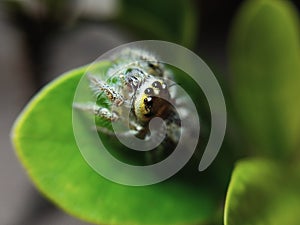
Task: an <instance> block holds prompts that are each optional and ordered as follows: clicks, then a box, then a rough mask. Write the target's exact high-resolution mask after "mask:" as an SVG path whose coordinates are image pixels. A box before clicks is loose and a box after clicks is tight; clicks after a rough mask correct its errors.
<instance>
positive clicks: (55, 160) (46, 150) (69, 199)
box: [12, 62, 218, 225]
mask: <svg viewBox="0 0 300 225" xmlns="http://www.w3.org/2000/svg"><path fill="white" fill-rule="evenodd" d="M109 65H110V64H109V63H107V62H101V63H99V65H98V66H99V70H102V71H105V70H107V68H108V67H109ZM86 69H87V67H83V68H80V69H77V70H74V71H71V72H69V73H66V74H64V75H62V76H61V77H59V78H58V79H56V80H55V81H53V82H52V83H50V84H49V85H47V86H46V87H45V88H44V89H42V90H41V91H40V93H38V94H37V95H36V96H35V97H34V99H33V100H32V101H31V102H30V103H29V104H28V106H27V107H26V108H25V110H24V111H23V112H22V114H21V115H20V117H19V119H18V120H17V121H16V124H15V126H14V129H13V132H12V138H13V143H14V145H15V148H16V151H17V154H18V156H19V158H20V160H21V162H22V163H23V165H24V167H25V169H26V170H27V172H28V173H29V176H30V178H31V179H32V181H33V182H34V183H35V185H36V186H37V188H38V189H39V190H40V191H41V192H42V193H43V194H44V195H45V196H46V197H48V198H49V199H50V200H52V201H53V202H54V203H56V204H57V205H58V206H59V207H60V208H62V209H63V210H65V211H67V212H68V213H70V214H72V215H74V216H76V217H78V218H81V219H83V220H86V221H90V222H92V223H97V224H122V225H126V224H128V225H129V224H130V225H132V224H143V225H147V224H155V225H159V224H162V225H166V224H195V223H197V224H202V223H204V222H206V221H209V220H210V219H211V218H212V217H213V216H214V213H215V211H216V208H217V204H218V201H217V200H216V195H218V194H216V193H217V192H216V193H214V192H213V191H211V190H210V189H209V188H208V187H207V186H206V183H207V181H206V180H199V182H196V183H195V182H183V181H181V180H180V179H175V178H174V179H169V180H167V181H165V182H162V183H159V184H156V185H151V186H145V187H130V186H123V185H119V184H116V183H113V182H111V181H109V180H106V179H105V178H103V177H102V176H100V175H99V174H97V173H96V172H95V171H94V170H93V169H92V168H91V167H89V166H88V164H87V163H86V161H85V160H84V159H83V157H82V155H81V154H80V151H79V149H78V147H77V145H76V142H75V138H74V135H73V129H72V103H73V97H74V92H75V89H76V86H77V84H78V82H79V80H80V78H81V77H82V75H83V74H84V73H85V71H86ZM214 181H215V179H214Z"/></svg>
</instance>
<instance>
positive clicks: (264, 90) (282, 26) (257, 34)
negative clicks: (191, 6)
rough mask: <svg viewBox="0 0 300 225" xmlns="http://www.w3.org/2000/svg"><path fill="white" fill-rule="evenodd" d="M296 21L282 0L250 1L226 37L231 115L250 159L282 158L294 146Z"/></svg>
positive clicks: (299, 65) (299, 50)
mask: <svg viewBox="0 0 300 225" xmlns="http://www.w3.org/2000/svg"><path fill="white" fill-rule="evenodd" d="M299 43H300V42H299V21H298V15H297V12H296V11H295V9H294V8H293V5H291V3H290V2H289V1H284V0H250V1H246V3H245V4H244V5H243V7H242V8H241V10H240V12H239V13H238V15H237V17H236V19H235V23H234V26H233V31H232V35H231V39H230V48H229V52H230V67H231V71H232V81H233V82H232V95H233V98H234V101H235V113H236V117H237V120H238V122H239V124H240V125H241V129H243V132H244V133H243V134H244V138H245V139H246V141H247V142H248V144H249V145H250V149H259V150H261V149H264V151H255V150H254V151H255V152H254V153H255V154H256V155H269V156H275V157H276V156H280V157H282V156H286V155H288V154H289V153H290V152H291V151H293V149H295V146H296V145H297V144H299V141H298V140H299V138H298V137H299V134H300V117H299V111H300V104H299V99H298V97H299V96H300V88H299V85H300V45H299Z"/></svg>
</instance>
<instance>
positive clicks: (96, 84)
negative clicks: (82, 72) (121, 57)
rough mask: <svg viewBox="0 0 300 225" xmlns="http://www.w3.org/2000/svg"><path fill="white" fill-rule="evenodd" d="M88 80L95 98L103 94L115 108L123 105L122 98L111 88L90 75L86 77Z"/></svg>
mask: <svg viewBox="0 0 300 225" xmlns="http://www.w3.org/2000/svg"><path fill="white" fill-rule="evenodd" d="M88 79H89V80H90V83H91V88H92V90H93V92H94V93H95V95H96V96H97V97H98V96H99V95H100V94H102V93H105V94H106V96H107V98H108V99H109V100H110V101H111V102H112V103H114V104H115V105H116V106H121V105H122V104H123V103H124V101H125V100H124V97H123V96H122V95H120V94H119V93H118V92H117V91H116V90H115V89H114V88H113V87H111V86H110V85H108V84H107V83H105V82H103V81H102V80H100V79H98V78H97V77H95V76H92V75H88Z"/></svg>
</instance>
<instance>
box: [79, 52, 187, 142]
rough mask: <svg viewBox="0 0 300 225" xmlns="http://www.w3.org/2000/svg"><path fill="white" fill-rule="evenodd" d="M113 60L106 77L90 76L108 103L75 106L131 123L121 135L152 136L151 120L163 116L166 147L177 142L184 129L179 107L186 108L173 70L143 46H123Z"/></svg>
mask: <svg viewBox="0 0 300 225" xmlns="http://www.w3.org/2000/svg"><path fill="white" fill-rule="evenodd" d="M111 61H112V63H113V65H112V66H111V68H110V69H109V70H108V71H107V74H106V76H105V77H107V80H105V81H104V80H102V79H99V78H98V77H96V76H94V75H90V74H89V75H88V76H87V77H88V79H89V82H90V87H91V89H92V91H93V92H94V94H95V95H96V98H97V99H98V100H99V99H104V100H106V101H107V102H109V105H108V106H105V107H104V106H100V105H99V104H97V103H83V104H82V103H75V104H74V107H75V108H77V109H80V110H83V111H88V112H90V113H92V114H94V115H95V116H96V117H99V118H102V119H105V120H108V121H111V122H112V123H115V122H121V123H124V124H129V127H130V129H129V130H127V131H125V132H123V133H121V135H123V136H127V135H135V136H136V137H138V138H140V139H147V137H149V135H150V132H149V127H148V125H149V122H150V121H151V119H152V118H154V117H160V118H162V119H163V120H164V121H165V124H166V137H165V139H164V143H163V148H166V147H167V148H169V147H170V145H172V146H173V145H174V144H176V143H177V142H178V140H179V137H180V132H181V126H180V119H179V116H178V110H184V108H183V107H181V108H180V104H181V103H182V102H183V101H182V99H179V98H177V97H176V88H177V87H176V85H175V83H174V82H173V81H172V79H173V75H172V73H171V71H170V70H168V69H166V68H165V66H164V65H163V64H162V63H160V62H159V60H158V58H157V57H156V56H154V55H152V54H150V53H149V52H147V51H143V50H140V49H124V50H123V51H121V52H120V53H119V54H116V55H114V56H113V57H112V59H111ZM180 102H181V103H180ZM175 105H176V109H175V107H174V106H175ZM177 106H178V107H177ZM126 110H129V112H130V113H129V116H124V111H126ZM185 114H188V113H185ZM97 129H98V131H100V132H102V133H106V134H109V135H113V134H114V132H113V131H112V130H109V129H107V128H105V127H100V126H98V127H97Z"/></svg>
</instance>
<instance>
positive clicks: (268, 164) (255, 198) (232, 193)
mask: <svg viewBox="0 0 300 225" xmlns="http://www.w3.org/2000/svg"><path fill="white" fill-rule="evenodd" d="M299 171H300V170H299V166H298V168H297V169H296V168H292V167H291V165H287V164H286V165H284V164H279V163H276V162H272V161H269V160H264V159H248V160H243V161H241V162H239V163H238V164H237V166H236V167H235V169H234V172H233V174H232V178H231V182H230V185H229V189H228V193H227V199H226V205H225V225H240V224H243V225H250V224H251V225H260V224H272V225H283V224H288V225H297V224H299V221H300V214H299V202H300V192H299V190H300V179H299V178H300V176H299Z"/></svg>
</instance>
